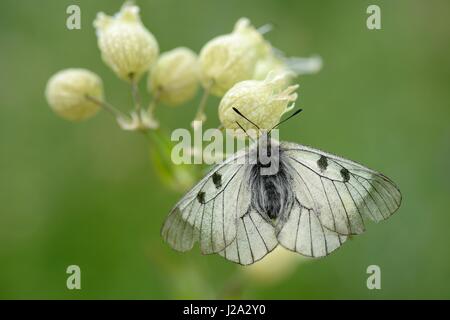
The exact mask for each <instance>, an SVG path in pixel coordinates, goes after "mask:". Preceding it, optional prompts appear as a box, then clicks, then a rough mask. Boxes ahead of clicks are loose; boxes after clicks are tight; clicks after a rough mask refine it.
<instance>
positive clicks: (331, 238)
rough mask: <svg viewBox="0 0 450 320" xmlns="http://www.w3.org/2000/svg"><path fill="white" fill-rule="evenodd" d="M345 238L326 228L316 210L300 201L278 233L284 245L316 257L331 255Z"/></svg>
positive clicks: (280, 241) (305, 254)
mask: <svg viewBox="0 0 450 320" xmlns="http://www.w3.org/2000/svg"><path fill="white" fill-rule="evenodd" d="M345 240H347V237H346V236H343V235H339V234H337V233H335V232H333V231H330V230H328V229H326V228H324V227H323V226H322V223H321V222H320V220H319V218H318V217H317V215H316V213H315V212H314V210H313V209H309V208H306V207H304V206H302V205H301V204H300V203H299V202H298V201H297V202H296V204H295V205H294V207H293V208H292V210H291V212H290V214H289V218H288V220H287V221H286V223H285V224H284V225H283V227H282V228H281V230H280V232H279V233H278V241H279V243H280V244H281V245H282V246H283V247H285V248H286V249H289V250H291V251H295V252H298V253H300V254H302V255H304V256H308V257H314V258H317V257H324V256H327V255H329V254H330V253H331V252H333V251H334V250H336V249H337V248H339V247H340V246H341V245H342V244H343V243H344V242H345Z"/></svg>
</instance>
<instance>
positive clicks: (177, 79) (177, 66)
mask: <svg viewBox="0 0 450 320" xmlns="http://www.w3.org/2000/svg"><path fill="white" fill-rule="evenodd" d="M197 62H198V61H197V55H196V54H195V53H194V52H193V51H192V50H190V49H188V48H184V47H179V48H176V49H173V50H170V51H168V52H165V53H163V54H161V56H160V57H159V59H158V60H157V61H156V63H155V64H154V65H153V67H152V69H151V73H150V75H149V79H148V84H147V87H148V90H149V91H150V92H153V95H154V97H155V99H157V100H158V101H161V102H163V103H165V104H167V105H170V106H177V105H180V104H182V103H184V102H186V101H189V100H191V99H192V98H193V97H194V96H195V94H196V93H197V89H198V83H199V81H198V63H197Z"/></svg>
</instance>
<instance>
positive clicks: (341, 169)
mask: <svg viewBox="0 0 450 320" xmlns="http://www.w3.org/2000/svg"><path fill="white" fill-rule="evenodd" d="M281 152H282V155H281V157H282V158H283V159H285V161H286V162H287V163H288V164H289V165H290V166H291V168H292V169H293V172H294V174H293V179H294V190H295V191H294V192H295V193H296V195H297V198H298V199H299V201H300V203H301V204H302V205H303V206H305V207H307V208H310V209H313V210H314V211H315V212H316V214H317V216H318V218H319V219H320V222H321V223H322V225H323V226H324V227H326V228H327V229H329V230H332V231H335V232H337V233H340V234H344V235H348V234H360V233H362V232H364V229H365V226H364V217H369V218H370V219H372V220H374V221H376V222H379V221H381V220H384V219H387V218H389V217H390V216H391V215H392V214H393V213H394V212H395V211H396V210H397V209H398V208H399V206H400V203H401V194H400V191H399V189H398V188H397V186H396V185H395V184H394V183H393V182H392V181H391V180H390V179H389V178H387V177H386V176H384V175H383V174H381V173H379V172H376V171H374V170H371V169H369V168H366V167H364V166H362V165H360V164H358V163H356V162H353V161H350V160H347V159H343V158H340V157H338V156H335V155H332V154H329V153H326V152H323V151H319V150H316V149H312V148H309V147H305V146H301V145H298V144H294V143H287V142H283V143H282V144H281Z"/></svg>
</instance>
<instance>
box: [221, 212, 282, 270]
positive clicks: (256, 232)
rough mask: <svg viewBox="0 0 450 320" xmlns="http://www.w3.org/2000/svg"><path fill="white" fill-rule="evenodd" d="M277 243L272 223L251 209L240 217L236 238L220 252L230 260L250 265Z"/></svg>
mask: <svg viewBox="0 0 450 320" xmlns="http://www.w3.org/2000/svg"><path fill="white" fill-rule="evenodd" d="M277 245H278V240H277V238H276V235H275V229H274V227H273V226H272V224H270V223H269V222H267V221H266V220H264V219H263V218H262V216H261V215H260V214H259V213H257V212H256V211H255V210H253V209H251V210H249V212H247V213H246V214H245V215H243V216H242V217H240V218H238V222H237V234H236V238H235V239H234V241H233V242H232V243H231V244H230V245H229V246H227V247H226V248H225V249H224V250H223V251H221V252H219V254H220V255H221V256H223V257H224V258H226V259H228V260H230V261H233V262H236V263H239V264H241V265H249V264H252V263H254V262H256V261H258V260H260V259H262V258H263V257H264V256H265V255H266V254H268V253H269V252H271V251H272V250H273V249H275V247H276V246H277Z"/></svg>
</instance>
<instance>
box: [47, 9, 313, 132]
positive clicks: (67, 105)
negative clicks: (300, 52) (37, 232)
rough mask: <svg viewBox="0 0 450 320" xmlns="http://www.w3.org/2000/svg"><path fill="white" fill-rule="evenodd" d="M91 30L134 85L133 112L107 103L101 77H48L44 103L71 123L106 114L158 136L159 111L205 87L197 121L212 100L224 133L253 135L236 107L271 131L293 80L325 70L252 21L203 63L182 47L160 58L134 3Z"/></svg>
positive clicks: (81, 73)
mask: <svg viewBox="0 0 450 320" xmlns="http://www.w3.org/2000/svg"><path fill="white" fill-rule="evenodd" d="M94 27H95V29H96V33H97V40H98V47H99V49H100V52H101V56H102V59H103V61H104V62H105V63H106V65H107V66H109V67H110V68H111V69H112V71H113V72H114V73H115V74H116V75H117V77H118V78H120V79H122V80H124V81H125V82H127V83H129V84H131V90H132V94H133V98H134V104H135V108H134V110H132V111H130V112H123V111H120V110H119V109H116V108H114V107H113V106H112V105H111V104H109V103H107V102H106V101H105V99H104V94H103V86H102V80H101V79H100V78H99V77H98V76H97V75H95V74H94V73H92V72H90V71H88V70H84V69H66V70H63V71H60V72H58V73H56V74H55V75H54V76H53V77H51V79H50V80H49V82H48V84H47V90H46V97H47V100H48V102H49V104H50V106H51V107H52V109H53V110H54V111H55V112H56V113H57V114H59V115H60V116H62V117H64V118H66V119H68V120H73V121H76V120H83V119H87V118H89V117H91V116H93V115H94V114H96V112H97V111H98V110H99V109H100V108H104V109H106V110H108V111H110V112H111V113H112V114H113V115H114V116H115V118H116V120H117V123H118V124H119V126H120V127H121V128H122V129H124V130H131V131H137V130H148V129H155V128H157V127H158V126H159V123H158V121H156V119H155V116H154V109H155V106H156V104H158V103H162V104H165V105H168V106H179V105H182V104H184V103H186V102H188V101H190V100H192V99H193V98H194V97H195V96H196V93H197V91H198V87H199V84H201V85H202V87H203V89H204V95H203V98H202V99H201V102H200V106H199V109H198V111H197V115H196V117H195V119H194V120H200V121H204V120H205V119H206V117H205V113H204V108H205V106H206V103H207V96H208V94H212V95H215V96H218V97H221V99H222V100H221V102H220V105H219V107H218V114H219V118H220V121H221V123H222V126H223V127H224V128H230V129H236V128H237V126H238V124H237V121H238V122H240V125H242V126H243V127H244V129H250V128H251V126H252V125H251V124H250V123H249V122H248V121H243V119H241V118H240V117H239V116H238V115H237V114H236V113H235V112H234V110H233V108H237V109H238V110H239V111H240V112H241V113H242V114H245V115H246V116H247V117H248V118H249V119H251V120H252V122H254V123H256V124H258V126H259V127H260V128H261V129H270V128H271V127H272V126H274V125H275V124H276V123H277V122H278V121H279V120H280V117H281V116H282V115H283V114H284V113H285V112H287V111H289V110H291V109H292V107H293V105H294V103H295V100H296V99H297V94H296V93H295V90H296V89H297V88H298V86H297V85H293V84H292V83H293V79H294V78H295V77H296V76H298V75H302V74H306V73H314V72H317V71H318V70H319V69H320V68H321V59H320V58H319V57H315V56H313V57H311V58H295V57H286V56H285V55H284V54H283V53H282V52H281V51H280V50H278V49H276V48H274V47H273V46H272V45H271V44H270V42H269V41H267V40H266V39H265V38H264V32H265V30H264V29H267V28H265V27H263V28H260V29H257V28H255V27H254V26H253V25H252V24H251V22H250V20H249V19H247V18H241V19H239V20H238V21H237V22H236V24H235V26H234V29H233V31H232V32H231V33H229V34H225V35H221V36H218V37H215V38H213V39H212V40H210V41H208V42H207V43H206V44H205V45H204V46H203V48H202V49H201V50H200V53H199V55H198V56H197V54H196V53H195V52H193V51H192V50H190V49H188V48H184V47H179V48H175V49H173V50H170V51H167V52H164V53H162V54H159V46H158V42H157V40H156V39H155V37H154V36H153V34H152V33H151V32H150V31H149V30H148V29H147V28H146V27H145V26H144V24H143V23H142V21H141V18H140V16H139V7H138V6H136V5H134V4H132V3H129V2H126V3H125V4H124V5H123V6H122V8H121V10H120V11H119V12H118V13H117V14H115V15H114V16H108V15H106V14H104V13H99V14H98V15H97V18H96V19H95V21H94ZM146 73H148V78H147V90H148V91H149V93H150V94H151V95H152V100H151V102H150V103H149V105H148V107H147V108H144V107H143V106H141V104H142V101H141V99H140V96H139V90H138V82H139V81H140V80H141V79H142V77H143V76H144V75H145V74H146ZM194 123H198V122H195V121H194Z"/></svg>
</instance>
